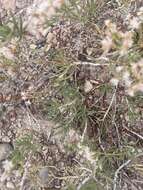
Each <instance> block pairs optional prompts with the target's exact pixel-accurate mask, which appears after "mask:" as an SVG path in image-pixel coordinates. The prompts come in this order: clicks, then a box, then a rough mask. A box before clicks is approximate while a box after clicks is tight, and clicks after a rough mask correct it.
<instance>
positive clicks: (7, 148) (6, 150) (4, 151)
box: [0, 143, 13, 161]
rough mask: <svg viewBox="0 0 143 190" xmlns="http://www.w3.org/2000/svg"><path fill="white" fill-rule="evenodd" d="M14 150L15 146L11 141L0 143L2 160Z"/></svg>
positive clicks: (0, 159) (0, 158)
mask: <svg viewBox="0 0 143 190" xmlns="http://www.w3.org/2000/svg"><path fill="white" fill-rule="evenodd" d="M12 150H13V147H12V145H11V144H10V143H0V161H3V160H6V159H7V158H8V157H9V155H10V154H11V152H12Z"/></svg>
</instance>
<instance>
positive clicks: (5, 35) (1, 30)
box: [0, 16, 25, 42]
mask: <svg viewBox="0 0 143 190" xmlns="http://www.w3.org/2000/svg"><path fill="white" fill-rule="evenodd" d="M24 32H25V28H24V27H23V21H22V17H21V16H20V17H19V19H16V18H15V17H14V16H12V19H11V20H9V21H8V22H7V23H6V24H3V25H0V41H2V42H5V41H8V40H10V39H11V38H12V37H17V38H19V39H21V38H22V36H23V34H24Z"/></svg>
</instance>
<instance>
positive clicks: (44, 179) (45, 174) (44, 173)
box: [39, 167, 49, 185]
mask: <svg viewBox="0 0 143 190" xmlns="http://www.w3.org/2000/svg"><path fill="white" fill-rule="evenodd" d="M39 178H40V181H41V183H42V184H43V185H45V184H47V183H48V180H49V170H48V168H47V167H45V168H42V169H40V171H39Z"/></svg>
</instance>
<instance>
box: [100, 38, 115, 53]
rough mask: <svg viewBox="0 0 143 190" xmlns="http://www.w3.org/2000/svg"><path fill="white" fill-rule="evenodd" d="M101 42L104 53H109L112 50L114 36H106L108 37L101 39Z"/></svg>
mask: <svg viewBox="0 0 143 190" xmlns="http://www.w3.org/2000/svg"><path fill="white" fill-rule="evenodd" d="M101 44H102V49H103V51H104V53H108V52H109V51H110V50H111V48H112V47H113V41H112V38H110V37H109V36H106V38H104V39H103V40H102V41H101Z"/></svg>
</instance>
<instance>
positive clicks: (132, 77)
mask: <svg viewBox="0 0 143 190" xmlns="http://www.w3.org/2000/svg"><path fill="white" fill-rule="evenodd" d="M125 22H126V23H127V24H128V31H125V32H122V31H120V30H118V28H117V26H116V24H115V23H112V22H111V21H110V20H107V21H105V25H106V31H105V34H106V35H105V38H104V39H103V40H102V49H103V51H104V54H105V55H108V53H109V51H110V52H111V53H112V52H114V51H116V53H117V55H118V57H119V59H120V61H119V62H118V61H117V64H116V65H117V66H116V65H115V70H114V71H115V72H114V77H113V78H112V79H111V83H112V85H114V86H117V85H118V84H119V82H120V83H121V84H122V85H124V87H125V89H126V92H127V94H128V95H130V96H134V95H135V93H136V92H143V59H141V60H138V61H135V62H134V61H133V62H131V61H130V62H128V61H127V62H126V61H125V60H126V59H124V57H126V58H127V57H128V56H129V52H130V50H132V49H133V48H134V37H135V32H138V31H139V34H138V35H141V36H139V39H140V42H139V45H140V43H142V40H143V36H142V32H143V28H141V26H142V24H143V7H141V8H140V9H139V12H138V13H137V15H136V16H131V15H128V17H127V19H126V21H125ZM137 45H138V44H137ZM141 48H142V46H141ZM122 58H123V61H121V59H122Z"/></svg>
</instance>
